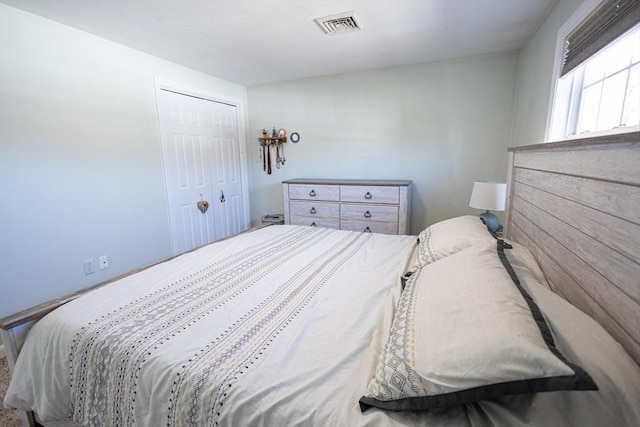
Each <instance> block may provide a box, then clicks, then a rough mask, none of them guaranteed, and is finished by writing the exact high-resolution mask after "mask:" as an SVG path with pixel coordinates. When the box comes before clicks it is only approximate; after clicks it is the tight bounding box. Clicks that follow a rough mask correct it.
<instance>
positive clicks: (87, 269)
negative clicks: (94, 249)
mask: <svg viewBox="0 0 640 427" xmlns="http://www.w3.org/2000/svg"><path fill="white" fill-rule="evenodd" d="M82 266H83V267H84V275H85V276H88V275H89V274H93V273H95V272H96V270H95V266H94V265H93V258H91V259H85V260H84V261H82Z"/></svg>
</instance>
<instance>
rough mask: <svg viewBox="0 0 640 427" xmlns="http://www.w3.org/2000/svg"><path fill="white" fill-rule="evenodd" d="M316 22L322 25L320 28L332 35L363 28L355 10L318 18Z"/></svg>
mask: <svg viewBox="0 0 640 427" xmlns="http://www.w3.org/2000/svg"><path fill="white" fill-rule="evenodd" d="M316 22H317V23H318V25H320V28H322V29H323V30H324V32H325V33H327V34H329V35H330V36H332V35H334V34H342V33H350V32H353V31H360V30H361V29H362V25H360V21H359V20H358V17H357V16H356V13H355V12H354V11H351V12H344V13H338V14H337V15H329V16H325V17H323V18H316Z"/></svg>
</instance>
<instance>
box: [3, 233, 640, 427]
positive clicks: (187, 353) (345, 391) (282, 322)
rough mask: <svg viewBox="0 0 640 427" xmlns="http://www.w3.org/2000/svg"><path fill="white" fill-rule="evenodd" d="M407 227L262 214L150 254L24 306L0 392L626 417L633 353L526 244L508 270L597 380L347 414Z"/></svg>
mask: <svg viewBox="0 0 640 427" xmlns="http://www.w3.org/2000/svg"><path fill="white" fill-rule="evenodd" d="M415 242H416V238H415V236H390V235H382V234H366V233H359V232H349V231H338V230H329V229H316V228H311V227H296V226H273V227H267V228H265V229H261V230H258V231H255V232H252V233H246V234H243V235H240V236H237V237H235V238H233V239H230V240H226V241H223V242H218V243H215V244H212V245H209V246H207V247H204V248H202V249H199V250H197V251H195V252H192V253H189V254H186V255H183V256H180V257H178V258H175V259H173V260H171V261H168V262H164V263H162V264H159V265H156V266H154V267H152V268H149V269H147V270H144V271H142V272H140V273H137V274H135V275H132V276H129V277H127V278H125V279H122V280H119V281H118V282H114V283H112V284H110V285H107V286H105V287H103V288H100V289H97V290H95V291H93V292H91V293H88V294H86V295H84V296H83V297H81V298H79V299H77V300H75V301H72V302H70V303H68V304H66V305H64V306H62V307H60V308H59V309H57V310H55V311H54V312H52V313H50V314H49V315H47V316H46V317H45V318H43V319H42V320H41V321H39V322H38V323H37V324H36V325H35V326H34V327H33V328H32V330H31V331H30V332H29V335H28V337H27V340H26V342H25V345H24V347H23V349H22V351H21V353H20V356H19V358H18V361H17V363H16V366H15V370H14V375H13V380H12V382H11V384H10V387H9V390H8V392H7V395H6V398H5V401H4V403H5V406H8V407H15V408H19V409H23V410H34V411H35V412H36V414H37V417H38V418H39V420H40V421H41V422H42V423H43V424H45V425H82V426H118V427H120V426H131V425H134V424H135V425H137V426H153V427H157V426H216V425H220V426H243V427H244V426H268V427H275V426H322V427H324V426H345V427H352V426H376V427H377V426H469V425H473V426H485V425H499V426H501V425H509V426H531V425H533V426H546V425H580V426H601V425H616V426H618V425H620V426H625V425H629V426H631V425H634V426H635V425H637V421H638V420H639V419H640V409H639V408H638V396H640V386H638V384H639V383H640V382H639V381H638V378H640V370H638V367H637V365H635V364H634V363H633V361H632V360H631V359H630V357H629V356H628V355H626V353H624V351H623V350H622V349H621V347H620V346H619V345H618V344H617V343H615V341H614V340H613V339H612V338H611V337H610V336H609V335H608V334H607V333H606V332H605V331H604V330H603V329H602V328H601V327H600V326H599V325H597V324H596V323H595V322H594V321H593V320H592V319H590V318H588V317H587V316H586V315H584V314H583V313H580V312H579V310H577V309H575V308H574V307H572V306H570V305H569V304H568V303H567V302H566V301H564V300H562V299H561V298H559V297H558V296H557V295H555V294H553V293H552V292H551V291H550V290H549V289H548V288H546V287H544V286H540V285H539V284H535V283H533V282H538V280H537V279H536V280H529V278H530V277H529V276H530V275H531V273H527V271H533V272H534V273H535V275H536V276H539V277H540V278H541V280H544V279H543V278H542V273H541V272H540V271H539V269H538V268H537V266H536V265H535V261H533V259H532V258H531V257H530V255H527V256H524V257H523V258H520V261H518V260H517V259H514V260H512V263H515V264H514V265H515V268H516V270H517V271H518V274H519V275H521V277H520V280H521V281H522V282H523V284H524V286H525V287H527V288H528V290H529V292H530V293H531V294H532V295H533V297H534V298H535V299H536V300H537V303H538V304H539V305H540V308H541V309H542V311H543V313H544V315H545V317H547V319H548V321H549V324H550V326H551V329H552V331H553V334H554V337H555V339H556V343H557V344H558V345H559V347H560V348H561V350H562V351H563V352H564V353H565V354H568V355H570V356H571V358H572V360H575V361H576V362H578V364H580V365H581V366H582V367H583V368H585V369H586V370H587V371H588V372H589V373H590V374H591V375H592V377H593V378H594V380H595V381H596V384H598V386H599V388H600V390H599V391H578V392H551V393H537V394H534V395H531V394H527V395H518V396H507V397H504V398H501V399H494V400H488V401H480V402H476V403H474V404H469V405H466V406H463V407H457V408H453V409H451V410H449V411H447V412H444V413H429V412H422V413H412V412H403V413H396V412H384V411H382V410H378V409H375V408H374V409H370V410H367V411H366V412H365V413H361V412H360V408H359V405H358V400H359V398H360V397H361V396H363V395H364V394H366V393H367V384H368V383H369V381H370V380H371V379H372V378H373V377H374V371H375V366H376V363H377V361H378V357H379V355H380V352H381V350H382V348H383V346H384V345H385V343H386V340H387V339H388V336H389V332H388V331H389V328H390V325H391V321H392V317H393V313H394V309H395V306H396V303H397V301H398V298H399V296H400V294H401V283H400V277H401V275H402V274H403V273H404V272H405V271H406V270H407V268H408V266H409V265H412V264H413V263H412V261H411V257H412V256H413V255H414V254H413V250H414V248H415V247H416V245H415ZM515 253H516V250H515V249H514V251H513V254H515ZM522 255H526V254H525V253H524V252H523V253H522ZM522 260H525V262H524V264H523V261H522ZM527 260H528V261H527ZM525 264H526V265H527V266H528V267H530V268H531V270H528V269H526V268H523V267H522V265H525ZM529 282H532V283H533V284H529ZM446 285H447V284H446V283H443V284H442V286H446ZM452 321H455V319H452ZM451 356H452V357H455V356H456V355H453V354H452V355H451ZM61 423H62V424H61Z"/></svg>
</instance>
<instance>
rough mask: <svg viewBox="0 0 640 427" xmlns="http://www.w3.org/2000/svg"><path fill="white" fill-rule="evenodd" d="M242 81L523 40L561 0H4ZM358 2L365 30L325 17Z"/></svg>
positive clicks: (408, 60)
mask: <svg viewBox="0 0 640 427" xmlns="http://www.w3.org/2000/svg"><path fill="white" fill-rule="evenodd" d="M0 1H1V2H2V3H5V4H7V5H10V6H14V7H16V8H19V9H22V10H25V11H27V12H31V13H34V14H36V15H41V16H43V17H45V18H48V19H51V20H54V21H57V22H60V23H62V24H65V25H68V26H71V27H74V28H77V29H80V30H83V31H87V32H89V33H92V34H95V35H97V36H100V37H103V38H105V39H109V40H112V41H114V42H116V43H120V44H123V45H126V46H129V47H132V48H134V49H137V50H140V51H142V52H146V53H149V54H151V55H154V56H158V57H160V58H164V59H167V60H169V61H172V62H176V63H178V64H181V65H184V66H187V67H190V68H193V69H196V70H199V71H202V72H205V73H207V74H211V75H214V76H216V77H220V78H222V79H225V80H229V81H232V82H235V83H239V84H241V85H244V86H253V85H259V84H265V83H273V82H278V81H287V80H297V79H303V78H310V77H318V76H328V75H336V74H345V73H353V72H359V71H366V70H374V69H381V68H390V67H397V66H406V65H414V64H424V63H430V62H437V61H443V60H450V59H456V58H466V57H473V56H478V55H485V54H492V53H500V52H509V51H514V50H518V49H520V48H521V47H523V46H524V45H526V43H527V42H528V41H529V39H530V38H531V36H532V35H533V34H534V32H535V30H536V29H537V27H538V25H539V24H540V22H542V20H543V19H544V17H545V16H546V14H547V13H548V11H549V10H550V8H551V7H552V6H553V5H554V4H555V3H556V0H357V1H351V0H92V1H86V0H0ZM352 10H353V11H355V12H356V14H357V16H358V18H359V21H360V23H361V25H362V31H359V32H351V33H345V34H338V35H332V36H330V35H326V34H325V33H324V32H323V30H322V29H321V28H320V26H319V25H318V24H317V23H316V22H315V21H314V19H315V18H317V17H322V16H326V15H332V14H337V13H341V12H347V11H352Z"/></svg>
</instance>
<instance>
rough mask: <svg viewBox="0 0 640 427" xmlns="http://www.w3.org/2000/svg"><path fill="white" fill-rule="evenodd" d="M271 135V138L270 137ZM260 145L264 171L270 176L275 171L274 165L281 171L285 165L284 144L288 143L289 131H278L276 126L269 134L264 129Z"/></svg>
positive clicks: (259, 139) (259, 140)
mask: <svg viewBox="0 0 640 427" xmlns="http://www.w3.org/2000/svg"><path fill="white" fill-rule="evenodd" d="M269 134H271V136H269ZM258 142H259V144H260V159H261V160H262V169H263V170H264V171H265V172H266V173H267V174H269V175H271V172H272V171H273V165H275V167H276V168H278V169H280V166H283V165H284V164H285V157H284V144H285V143H286V142H287V131H286V130H285V129H284V128H280V129H279V130H277V131H276V128H275V126H274V127H273V129H272V130H271V132H268V131H267V130H266V129H262V136H261V137H260V138H258Z"/></svg>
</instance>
